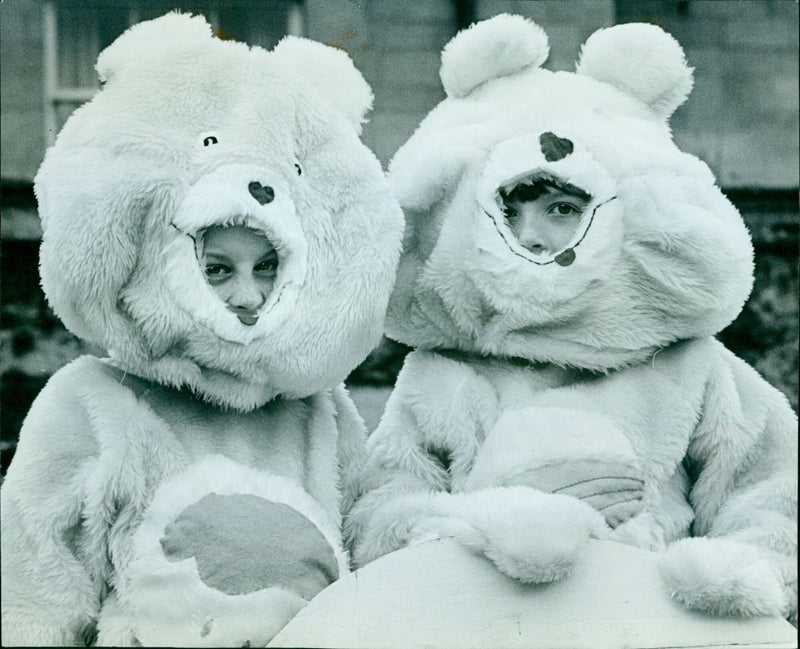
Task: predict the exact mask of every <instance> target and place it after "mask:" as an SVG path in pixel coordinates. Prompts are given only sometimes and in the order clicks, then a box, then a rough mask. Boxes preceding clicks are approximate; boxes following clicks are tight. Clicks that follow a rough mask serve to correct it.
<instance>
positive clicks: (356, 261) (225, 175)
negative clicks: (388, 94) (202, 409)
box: [35, 13, 403, 410]
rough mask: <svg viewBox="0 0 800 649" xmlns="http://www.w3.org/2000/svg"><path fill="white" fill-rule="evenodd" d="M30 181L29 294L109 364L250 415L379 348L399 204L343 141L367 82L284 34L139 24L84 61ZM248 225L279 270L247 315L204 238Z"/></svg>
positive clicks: (334, 57) (345, 62) (184, 19)
mask: <svg viewBox="0 0 800 649" xmlns="http://www.w3.org/2000/svg"><path fill="white" fill-rule="evenodd" d="M97 71H98V73H99V75H100V79H101V83H102V85H103V88H102V90H101V91H100V92H99V93H98V94H97V95H96V96H95V97H94V98H93V99H92V100H91V101H90V102H88V103H87V104H85V105H83V106H82V107H80V108H79V109H78V110H76V111H75V113H74V114H73V115H72V116H71V117H70V119H69V120H68V121H67V123H66V125H65V126H64V128H63V130H62V131H61V133H60V134H59V136H58V139H57V141H56V143H55V145H54V146H53V147H52V148H51V149H50V150H49V151H48V152H47V155H46V158H45V161H44V163H43V164H42V166H41V168H40V171H39V173H38V175H37V177H36V182H35V191H36V195H37V199H38V201H39V207H40V214H41V218H42V226H43V231H44V235H43V239H42V246H41V256H40V271H41V277H42V286H43V288H44V291H45V294H46V296H47V298H48V301H49V303H50V304H51V306H52V307H53V309H54V311H55V312H56V314H57V315H58V316H59V317H60V318H61V319H62V320H63V321H64V323H65V324H66V326H67V327H68V328H69V329H70V330H71V331H72V332H73V333H75V334H76V335H78V336H79V337H81V338H83V339H85V340H87V341H89V342H90V343H93V344H96V345H99V346H101V347H103V348H105V349H106V350H108V353H109V355H110V357H111V358H112V359H114V360H115V361H116V363H118V364H119V365H120V367H122V368H123V369H124V370H126V371H129V372H132V373H134V374H137V375H140V376H143V377H145V378H146V379H149V380H153V381H156V382H159V383H162V384H166V385H172V386H188V387H189V388H191V389H192V390H194V391H195V392H196V393H197V394H199V395H201V396H202V397H203V398H205V399H206V400H208V401H211V402H213V403H216V404H219V405H222V406H226V407H232V408H235V409H239V410H250V409H253V408H256V407H258V406H260V405H262V404H264V403H266V402H267V401H269V400H270V399H272V398H273V397H275V396H276V395H278V394H281V395H284V396H287V397H291V398H300V397H304V396H307V395H310V394H313V393H315V392H317V391H319V390H321V389H325V388H328V387H330V386H332V385H334V384H336V383H338V382H340V381H342V380H343V379H344V378H345V377H346V376H347V374H348V373H349V372H350V371H351V370H352V369H353V368H354V367H355V366H356V365H357V364H358V363H359V362H361V361H362V360H363V359H364V358H365V357H366V355H367V353H368V352H369V351H370V350H371V349H372V347H374V345H375V344H376V342H377V341H378V340H379V338H380V335H381V333H382V328H383V318H384V314H385V309H386V304H387V301H388V298H389V294H390V291H391V286H392V281H393V279H394V271H395V267H396V264H397V259H398V256H399V250H400V239H401V236H402V227H403V225H402V223H403V221H402V212H401V210H400V208H399V206H398V205H397V201H396V200H395V199H394V198H393V196H392V195H391V193H390V190H389V187H388V184H387V183H386V180H385V177H384V175H383V172H382V170H381V166H380V164H379V162H378V161H377V159H376V158H375V156H374V155H373V154H372V153H371V152H370V151H369V150H368V149H367V148H366V147H365V146H364V145H363V144H362V142H361V141H360V139H359V133H360V129H361V123H362V121H363V119H364V115H365V113H366V111H367V110H368V109H369V107H370V105H371V102H372V94H371V91H370V88H369V86H368V85H367V84H366V82H365V81H364V79H363V78H362V76H361V74H360V73H359V72H358V71H357V70H356V69H355V68H354V67H353V65H352V63H351V61H350V59H349V58H348V56H347V55H346V54H345V53H344V52H342V51H340V50H337V49H334V48H331V47H327V46H324V45H322V44H320V43H315V42H312V41H309V40H306V39H302V38H296V37H286V38H284V39H283V40H282V41H281V42H280V43H279V44H278V45H277V46H276V47H275V49H274V50H272V51H266V50H264V49H261V48H259V47H248V46H247V45H245V44H243V43H237V42H230V41H222V40H219V39H217V38H215V37H213V36H212V33H211V28H210V26H209V25H208V24H207V22H206V21H205V20H204V19H203V18H202V17H200V16H196V17H192V16H189V15H183V14H179V13H171V14H168V15H166V16H164V17H162V18H160V19H157V20H153V21H149V22H145V23H140V24H138V25H136V26H134V27H132V28H131V29H129V30H128V32H126V33H125V34H123V36H121V37H120V38H119V39H117V41H115V42H114V44H113V45H111V46H110V47H108V48H107V49H106V50H105V51H104V52H102V53H101V55H100V58H99V60H98V63H97ZM225 225H236V226H243V227H246V228H250V229H252V230H255V231H257V232H258V233H261V234H263V235H264V236H265V237H266V238H267V239H268V241H269V243H270V245H271V246H272V247H274V250H275V251H276V253H277V257H278V268H277V276H276V278H275V282H274V286H273V288H272V290H271V292H270V294H269V295H268V296H267V297H266V302H265V303H264V304H263V305H262V306H261V307H260V309H259V312H258V315H257V321H256V322H255V324H252V323H249V324H245V323H243V322H242V321H241V320H240V319H239V318H238V317H237V316H236V314H235V313H233V312H231V311H230V310H229V309H228V308H226V305H225V304H224V302H223V300H222V299H220V297H219V296H218V295H217V294H216V293H215V291H214V290H213V289H212V287H211V286H210V285H209V283H208V282H207V280H206V277H205V274H204V268H203V266H202V264H201V263H200V256H201V255H200V252H199V248H200V247H201V245H202V244H201V242H202V238H203V233H204V232H205V231H206V229H207V228H209V227H212V226H225Z"/></svg>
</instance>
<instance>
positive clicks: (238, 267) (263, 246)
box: [203, 226, 278, 325]
mask: <svg viewBox="0 0 800 649" xmlns="http://www.w3.org/2000/svg"><path fill="white" fill-rule="evenodd" d="M203 267H204V271H205V275H206V279H207V280H208V283H209V284H210V285H211V288H213V289H214V292H215V293H216V294H217V295H219V297H220V298H221V299H222V300H223V301H224V302H225V303H226V304H227V305H228V308H229V309H230V310H231V311H233V312H234V313H235V314H236V315H237V316H238V318H239V320H240V321H241V322H242V323H243V324H246V325H254V324H255V323H256V321H257V320H258V309H259V308H260V307H261V306H262V305H263V304H264V302H266V300H267V297H268V296H269V294H270V293H271V292H272V287H273V286H274V284H275V276H276V274H277V271H278V253H277V252H276V250H275V248H274V247H273V246H272V245H271V244H270V242H269V241H268V240H267V238H266V237H264V236H263V235H262V234H259V233H258V232H256V231H255V230H253V229H251V228H246V227H244V226H230V227H227V226H213V227H210V228H208V229H207V230H206V232H205V234H204V236H203Z"/></svg>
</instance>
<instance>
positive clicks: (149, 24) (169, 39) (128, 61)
mask: <svg viewBox="0 0 800 649" xmlns="http://www.w3.org/2000/svg"><path fill="white" fill-rule="evenodd" d="M212 36H213V34H212V32H211V25H209V24H208V22H206V19H205V18H203V16H192V15H191V14H182V13H179V12H177V11H171V12H170V13H168V14H165V15H163V16H161V17H160V18H156V19H154V20H147V21H144V22H141V23H137V24H136V25H133V26H132V27H130V28H128V30H127V31H125V32H124V33H123V34H122V35H121V36H120V37H119V38H117V40H115V41H114V42H113V43H112V44H111V45H109V46H108V47H107V48H106V49H104V50H103V51H102V52H101V53H100V56H99V57H98V59H97V65H96V66H95V69H96V70H97V75H98V77H99V78H100V82H101V83H103V84H104V83H106V82H108V81H110V80H111V79H112V78H113V77H114V74H115V73H116V72H117V71H118V70H120V69H121V68H123V67H126V66H129V65H132V64H135V63H136V62H138V61H140V60H141V59H142V58H143V57H147V58H150V56H151V55H153V54H161V53H163V52H165V51H168V50H170V49H173V48H175V46H176V44H180V45H181V46H183V45H185V44H186V43H187V42H205V41H208V40H209V39H210V38H212Z"/></svg>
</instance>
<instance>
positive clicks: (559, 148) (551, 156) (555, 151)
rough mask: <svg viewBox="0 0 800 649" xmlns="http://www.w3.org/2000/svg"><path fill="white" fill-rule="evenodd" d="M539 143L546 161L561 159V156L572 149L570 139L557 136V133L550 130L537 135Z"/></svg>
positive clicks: (564, 155) (566, 154) (567, 153)
mask: <svg viewBox="0 0 800 649" xmlns="http://www.w3.org/2000/svg"><path fill="white" fill-rule="evenodd" d="M539 144H541V146H542V153H544V159H545V160H547V162H555V161H556V160H561V158H566V157H567V156H568V155H569V154H570V153H572V150H573V149H574V146H573V145H572V141H571V140H568V139H567V138H565V137H558V135H556V134H555V133H551V132H550V131H547V132H546V133H542V134H541V135H540V136H539Z"/></svg>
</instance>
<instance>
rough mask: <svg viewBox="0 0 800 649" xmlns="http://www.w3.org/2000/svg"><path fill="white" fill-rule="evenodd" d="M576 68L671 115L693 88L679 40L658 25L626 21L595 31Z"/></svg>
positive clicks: (584, 47) (654, 108)
mask: <svg viewBox="0 0 800 649" xmlns="http://www.w3.org/2000/svg"><path fill="white" fill-rule="evenodd" d="M576 72H577V73H578V74H583V75H585V76H587V77H592V78H593V79H597V80H598V81H604V82H605V83H609V84H611V85H612V86H615V87H616V88H618V89H619V90H622V91H623V92H624V93H626V94H628V95H631V96H633V97H635V98H637V99H639V100H640V101H642V102H644V103H645V104H647V105H648V106H649V107H650V108H651V109H652V110H653V112H655V113H656V114H657V115H658V116H659V117H661V118H663V119H665V120H666V119H667V118H669V116H670V115H672V113H673V112H674V111H675V109H676V108H677V107H678V106H680V105H681V104H682V103H683V102H684V101H686V98H687V97H688V96H689V93H690V92H691V90H692V85H693V83H694V80H693V78H692V68H690V67H689V66H688V65H687V64H686V57H685V55H684V53H683V48H681V46H680V44H679V43H678V41H676V40H675V39H674V38H673V37H672V36H670V35H669V34H667V33H666V32H665V31H664V30H663V29H661V28H660V27H658V26H656V25H648V24H645V23H627V24H624V25H616V26H614V27H609V28H607V29H600V30H598V31H596V32H595V33H594V34H592V35H591V36H590V37H589V39H588V40H587V41H586V43H584V45H583V47H582V48H581V55H580V60H579V61H578V64H577V66H576Z"/></svg>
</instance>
